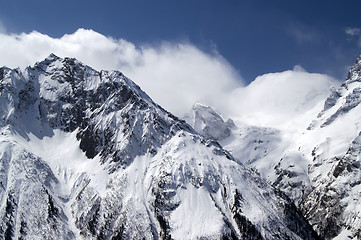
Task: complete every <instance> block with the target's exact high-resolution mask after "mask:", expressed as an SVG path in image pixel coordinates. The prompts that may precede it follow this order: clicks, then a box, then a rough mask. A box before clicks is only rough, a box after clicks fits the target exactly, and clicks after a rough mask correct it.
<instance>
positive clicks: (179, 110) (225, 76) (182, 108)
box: [0, 29, 243, 115]
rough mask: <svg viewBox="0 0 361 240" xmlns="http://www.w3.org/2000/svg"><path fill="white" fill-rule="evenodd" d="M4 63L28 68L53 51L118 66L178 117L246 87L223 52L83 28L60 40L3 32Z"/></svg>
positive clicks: (1, 61) (99, 64) (98, 64)
mask: <svg viewBox="0 0 361 240" xmlns="http://www.w3.org/2000/svg"><path fill="white" fill-rule="evenodd" d="M0 52H1V53H2V54H1V56H0V65H6V66H8V67H11V68H16V67H21V68H25V67H26V66H28V65H32V64H34V63H35V62H37V61H41V60H43V59H44V58H45V57H47V56H48V55H49V54H50V53H54V54H56V55H58V56H60V57H66V56H69V57H75V58H77V59H79V60H80V61H82V62H84V63H85V64H87V65H90V66H92V67H93V68H95V69H97V70H101V69H107V70H119V71H122V72H123V73H124V74H125V75H126V76H128V77H130V78H131V79H132V80H133V81H135V82H136V83H137V84H138V85H140V86H141V87H142V88H143V90H145V91H146V92H147V93H148V94H149V95H150V96H151V97H152V98H153V99H154V100H155V101H156V102H158V103H159V104H161V105H162V106H163V107H165V108H166V109H168V110H170V111H172V112H173V113H175V114H177V115H182V114H183V113H184V112H186V111H188V109H190V108H191V106H192V104H193V103H194V102H195V101H202V102H204V103H206V104H209V105H215V106H216V107H222V106H221V105H220V104H219V102H220V101H221V100H222V98H224V97H226V94H227V92H229V91H230V90H231V89H233V88H236V87H240V86H242V85H243V80H242V78H241V77H240V75H239V74H238V73H237V72H236V70H235V69H234V68H233V67H232V66H231V65H230V64H229V63H228V62H227V61H226V60H225V59H224V58H223V57H222V56H220V55H219V54H217V53H214V54H207V53H205V52H202V51H201V50H199V49H198V48H196V47H195V46H194V45H192V44H189V43H170V42H163V43H161V44H160V45H159V46H156V47H154V46H135V45H134V44H133V43H131V42H128V41H126V40H124V39H114V38H111V37H106V36H104V35H102V34H100V33H97V32H95V31H93V30H85V29H79V30H77V31H76V32H75V33H73V34H67V35H64V36H63V37H61V38H52V37H49V36H48V35H45V34H41V33H39V32H36V31H33V32H31V33H28V34H26V33H22V34H11V35H8V34H5V33H2V34H1V33H0Z"/></svg>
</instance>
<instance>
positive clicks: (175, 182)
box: [0, 54, 318, 239]
mask: <svg viewBox="0 0 361 240" xmlns="http://www.w3.org/2000/svg"><path fill="white" fill-rule="evenodd" d="M0 92H1V95H0V112H1V116H2V118H1V120H0V127H1V135H0V149H1V150H0V216H1V218H2V219H3V221H1V222H0V236H1V237H0V238H2V239H198V238H206V239H220V238H222V239H318V236H317V234H316V233H315V232H314V231H313V229H312V228H311V227H310V225H309V223H308V222H307V220H306V219H305V218H304V217H303V216H302V213H301V212H300V211H299V210H298V209H297V207H296V206H295V205H294V204H293V202H292V201H291V200H290V199H289V198H288V197H287V196H286V195H285V194H283V193H282V192H281V191H279V190H278V189H276V188H274V187H272V186H271V185H270V184H268V183H267V182H266V181H265V180H264V179H263V178H262V177H261V176H259V175H258V174H257V173H255V171H254V170H252V169H248V168H246V167H245V166H243V164H240V163H239V162H237V161H236V160H235V159H234V157H233V156H232V155H231V154H230V153H229V152H227V151H226V150H224V149H223V148H222V147H221V146H220V145H219V144H218V143H217V142H216V141H214V140H212V139H210V138H209V137H210V136H219V137H220V138H224V137H226V136H227V134H226V135H223V134H220V135H214V134H213V133H214V132H213V131H208V130H206V131H205V133H207V134H208V135H209V136H207V137H204V136H203V135H201V134H199V133H197V132H196V131H195V130H194V129H193V128H192V127H190V126H189V125H188V124H187V123H186V122H185V121H183V120H181V119H178V118H177V117H175V116H174V115H172V114H171V113H169V112H167V111H166V110H164V109H163V108H161V107H160V106H159V105H157V104H156V103H154V102H153V101H152V100H151V98H150V97H149V96H148V95H147V94H145V93H144V92H143V91H142V90H141V89H140V88H139V87H138V86H137V85H136V84H135V83H134V82H132V81H131V80H130V79H128V78H127V77H125V76H124V75H123V74H122V73H120V72H117V71H100V72H98V71H96V70H94V69H92V68H91V67H89V66H86V65H84V64H82V63H81V62H79V61H78V60H76V59H73V58H64V59H63V58H59V57H57V56H55V55H53V54H52V55H50V56H49V57H48V58H46V59H45V60H44V61H41V62H38V63H36V64H35V65H34V66H33V67H28V68H26V69H25V70H23V71H21V70H20V69H9V68H6V67H3V68H0ZM205 110H206V112H207V109H205ZM208 110H209V109H208ZM208 113H209V114H210V115H212V114H213V113H212V111H208ZM217 121H219V119H216V120H215V125H214V126H218V122H217ZM220 124H221V125H222V126H223V125H224V123H222V122H220ZM225 124H226V125H225V127H224V129H225V131H226V132H227V133H229V131H228V130H227V129H229V128H233V127H234V126H232V124H231V122H230V121H228V122H227V123H225ZM226 126H227V127H226Z"/></svg>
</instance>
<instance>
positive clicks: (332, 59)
mask: <svg viewBox="0 0 361 240" xmlns="http://www.w3.org/2000/svg"><path fill="white" fill-rule="evenodd" d="M360 9H361V2H360V1H357V0H353V1H352V0H346V1H335V0H331V1H330V0H328V1H326V0H318V1H308V0H306V1H289V0H283V1H282V0H272V1H270V0H264V1H260V0H253V1H235V0H234V1H233V0H226V1H215V0H208V1H205V0H199V1H177V0H155V1H149V0H148V1H140V0H132V1H130V0H125V1H112V0H103V1H83V0H77V1H68V0H63V1H39V0H32V1H28V0H11V1H2V6H1V8H0V22H1V23H2V25H3V28H5V29H6V32H8V33H16V34H19V33H22V32H25V33H29V32H31V31H33V30H36V31H38V32H40V33H43V34H47V35H49V36H51V37H55V38H56V37H61V36H63V35H64V34H71V33H74V32H75V31H76V30H77V29H78V28H85V29H93V30H94V31H96V32H99V33H101V34H103V35H105V36H110V37H113V38H116V39H119V38H122V39H126V40H127V41H130V42H132V43H134V44H149V45H157V44H159V42H161V41H170V42H172V41H185V42H189V43H191V44H194V45H195V46H197V47H198V48H199V49H201V50H202V51H205V52H209V53H211V52H214V51H218V52H219V54H220V55H222V56H223V57H224V58H225V59H226V60H227V61H229V62H230V64H231V65H232V66H233V67H234V68H235V69H236V70H237V71H238V72H239V73H240V75H241V76H242V77H243V79H244V80H245V82H246V83H249V82H250V81H252V80H253V79H254V78H255V77H256V76H258V75H261V74H265V73H269V72H278V71H284V70H287V69H292V68H293V67H294V66H295V65H301V66H302V67H303V68H304V69H306V70H307V71H309V72H317V73H325V74H328V75H331V76H333V77H335V78H337V79H342V78H344V77H345V76H346V73H347V67H348V66H350V65H352V63H353V61H354V59H355V58H356V57H357V56H358V55H360V54H361V41H360V32H357V31H356V32H355V31H354V32H353V33H352V34H350V32H349V34H347V33H346V29H354V30H357V29H359V28H361V15H360V13H359V11H360Z"/></svg>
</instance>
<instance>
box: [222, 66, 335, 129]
mask: <svg viewBox="0 0 361 240" xmlns="http://www.w3.org/2000/svg"><path fill="white" fill-rule="evenodd" d="M338 85H339V82H337V81H336V80H335V79H332V78H331V77H329V76H327V75H324V74H315V73H308V72H305V71H304V69H302V71H300V69H297V68H296V69H295V70H293V71H291V70H289V71H284V72H280V73H269V74H265V75H262V76H259V77H257V78H256V79H255V80H254V81H253V82H252V83H251V84H250V85H248V86H247V87H244V88H238V89H236V90H235V91H234V92H233V93H232V94H231V96H230V98H229V101H230V104H229V106H232V108H233V109H230V111H229V114H230V115H233V116H234V117H235V118H238V119H239V120H241V121H243V122H247V123H249V124H252V125H260V126H271V127H277V128H284V127H287V125H288V124H296V122H298V124H301V125H302V127H303V128H304V127H307V125H308V124H310V122H311V120H312V119H303V116H304V113H305V112H308V111H315V112H314V114H315V115H313V116H312V117H315V116H316V115H317V114H318V113H319V111H320V110H321V109H322V107H323V104H324V100H325V99H326V98H327V97H328V96H329V94H330V87H331V86H338ZM315 107H316V108H317V109H315ZM305 116H307V115H305ZM304 124H306V125H304Z"/></svg>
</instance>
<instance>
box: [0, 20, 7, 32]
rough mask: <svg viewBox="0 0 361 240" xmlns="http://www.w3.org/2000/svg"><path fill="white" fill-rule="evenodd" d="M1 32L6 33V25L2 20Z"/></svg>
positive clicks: (0, 24)
mask: <svg viewBox="0 0 361 240" xmlns="http://www.w3.org/2000/svg"><path fill="white" fill-rule="evenodd" d="M0 33H6V27H5V25H4V24H3V23H2V21H1V20H0Z"/></svg>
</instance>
